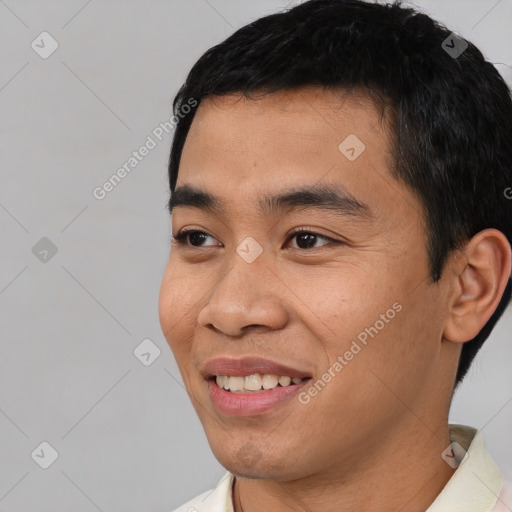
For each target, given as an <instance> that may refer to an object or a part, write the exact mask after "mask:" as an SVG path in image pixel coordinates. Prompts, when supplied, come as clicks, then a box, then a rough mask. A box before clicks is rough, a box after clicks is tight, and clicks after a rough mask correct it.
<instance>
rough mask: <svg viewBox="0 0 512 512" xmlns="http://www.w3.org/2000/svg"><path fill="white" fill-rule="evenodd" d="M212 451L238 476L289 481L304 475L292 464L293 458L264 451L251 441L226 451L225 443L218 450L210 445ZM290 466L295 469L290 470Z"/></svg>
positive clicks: (225, 466) (227, 468)
mask: <svg viewBox="0 0 512 512" xmlns="http://www.w3.org/2000/svg"><path fill="white" fill-rule="evenodd" d="M212 451H213V454H214V455H215V458H216V459H217V460H218V461H219V463H220V464H221V465H222V466H223V467H224V468H225V469H226V470H227V471H229V472H230V473H233V474H234V475H235V476H237V477H239V478H250V479H253V480H275V481H290V480H296V479H299V478H303V477H304V474H303V473H300V474H299V473H298V471H300V468H298V467H296V466H295V465H294V460H291V459H288V458H287V457H286V455H285V454H284V453H283V454H282V455H281V456H279V454H278V453H276V451H275V450H272V451H271V452H269V453H264V452H262V450H260V448H259V447H258V446H257V445H256V444H254V443H251V442H248V443H246V444H244V445H242V446H241V447H240V448H238V449H233V451H227V450H226V445H223V446H222V447H221V448H220V449H218V450H217V449H213V447H212ZM278 457H279V458H278ZM292 467H293V468H294V470H295V471H292V470H291V468H292Z"/></svg>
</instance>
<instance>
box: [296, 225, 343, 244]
mask: <svg viewBox="0 0 512 512" xmlns="http://www.w3.org/2000/svg"><path fill="white" fill-rule="evenodd" d="M294 238H296V239H297V243H298V245H299V247H292V249H316V247H312V245H314V242H315V240H318V239H323V240H327V241H329V242H334V243H341V242H338V241H337V240H334V239H332V238H329V237H328V236H324V235H320V234H319V233H315V232H314V231H309V230H307V229H305V228H300V229H298V230H296V231H294V232H293V233H292V234H291V235H290V236H289V237H288V240H287V242H288V241H289V240H292V239H294ZM301 245H303V246H306V247H301ZM323 245H326V244H323ZM317 247H318V246H317Z"/></svg>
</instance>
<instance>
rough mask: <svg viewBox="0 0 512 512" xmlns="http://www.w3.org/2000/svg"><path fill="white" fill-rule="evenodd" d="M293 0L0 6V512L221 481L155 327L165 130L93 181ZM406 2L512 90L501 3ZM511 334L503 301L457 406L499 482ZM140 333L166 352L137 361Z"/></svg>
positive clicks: (123, 503) (509, 461)
mask: <svg viewBox="0 0 512 512" xmlns="http://www.w3.org/2000/svg"><path fill="white" fill-rule="evenodd" d="M288 4H289V2H286V1H279V0H264V1H262V0H259V1H258V2H253V1H249V0H246V1H236V0H208V1H207V0H187V1H185V0H179V1H178V0H172V1H165V2H164V1H157V0H151V1H142V0H137V1H130V2H128V1H125V2H122V1H114V0H110V1H100V0H92V1H85V0H73V1H71V0H68V1H65V2H64V1H62V0H60V1H58V0H46V1H45V2H44V3H43V2H41V1H35V0H34V1H28V0H26V1H21V0H20V1H15V0H3V1H2V0H0V62H1V63H2V66H1V69H0V109H1V117H0V119H1V121H0V126H1V134H0V135H1V136H0V155H1V167H0V172H1V176H0V183H1V186H0V227H1V234H2V245H1V250H0V329H1V333H2V339H1V351H2V357H1V358H0V436H1V442H0V510H2V511H5V512H11V511H16V512H21V511H24V512H27V511H28V512H31V511H37V512H50V511H51V512H63V511H69V510H74V511H75V512H94V511H96V510H100V511H105V512H106V511H124V512H126V511H138V512H143V511H169V510H172V509H173V508H174V507H176V506H178V505H179V504H181V503H183V502H184V501H186V500H188V499H189V498H191V497H192V496H194V495H196V494H198V493H199V492H201V491H203V490H206V489H207V488H209V487H212V486H213V485H215V483H216V482H217V481H218V480H219V479H220V478H221V476H222V475H223V473H224V471H225V470H224V469H223V468H222V467H221V466H220V465H219V464H218V463H217V461H216V460H215V459H214V457H213V455H212V454H211V452H210V450H209V447H208V444H207V441H206V438H205V435H204V433H203V431H202V428H201V425H200V423H199V421H198V420H197V418H196V415H195V412H194V410H193V408H192V406H191V405H190V403H189V399H188V396H187V394H186V392H185V391H184V389H183V385H182V381H181V378H180V376H179V372H178V369H177V367H176V364H175V362H174V360H173V358H172V354H171V351H170V349H169V348H168V346H167V344H166V341H165V339H164V337H163V335H162V333H161V331H160V326H159V322H158V314H157V297H158V290H159V286H160V279H161V277H162V273H163V271H164V268H165V264H166V261H167V258H168V251H169V236H170V221H169V218H168V215H167V214H166V211H165V203H166V201H167V197H168V196H167V193H168V192H167V179H166V163H167V159H168V151H169V146H170V140H171V134H169V135H167V136H166V137H165V139H164V140H162V141H161V142H159V144H158V145H157V146H156V147H155V148H154V149H152V150H151V151H150V153H149V155H148V156H147V157H145V158H144V160H142V161H141V162H140V163H139V164H138V165H137V167H135V168H134V169H133V170H132V171H131V173H130V174H129V175H128V176H126V178H125V179H124V180H123V181H122V182H121V183H120V184H119V185H118V186H117V187H116V188H115V189H114V190H113V191H112V192H110V193H109V194H108V195H107V196H106V197H105V199H103V200H97V199H95V198H94V197H93V194H92V191H93V189H94V188H95V187H97V186H101V185H102V184H103V183H104V182H105V180H107V179H108V178H109V177H110V176H111V175H112V174H113V173H114V172H115V171H116V170H117V169H118V168H119V167H120V166H121V165H122V164H123V163H124V162H126V161H127V160H128V158H129V157H130V156H131V153H132V151H134V150H137V149H138V148H139V147H140V146H141V145H142V144H144V142H145V141H146V137H147V136H148V135H151V133H152V131H153V130H154V129H155V128H156V127H157V126H158V125H159V124H160V123H161V122H163V121H166V120H167V119H168V118H169V116H170V114H171V111H170V110H171V101H172V98H173V96H174V94H175V93H176V91H177V89H178V87H179V86H180V84H181V83H182V81H183V79H184V78H185V75H186V73H187V71H188V69H189V68H190V66H191V65H192V64H193V63H194V62H195V60H196V59H197V58H198V57H199V56H200V55H201V54H202V53H203V52H204V51H205V50H206V49H207V48H209V47H210V46H212V45H213V44H215V43H217V42H219V41H221V40H222V39H224V38H225V37H227V36H228V35H229V34H231V33H232V32H233V31H234V29H235V28H238V27H240V26H242V25H243V24H245V23H247V22H249V21H250V20H253V19H255V18H256V17H259V16H260V15H263V14H267V13H270V12H274V11H276V10H278V9H280V8H283V7H285V6H286V5H288ZM416 5H419V6H421V8H422V9H424V10H425V11H427V12H428V13H431V14H433V15H434V16H435V17H437V18H438V19H440V20H441V21H443V22H445V23H447V24H448V25H449V26H450V27H451V28H452V29H453V30H454V31H456V32H458V33H460V34H462V35H463V36H464V37H467V38H468V39H470V40H472V41H473V42H475V43H476V44H477V45H478V46H479V47H480V48H481V50H482V51H483V52H484V54H485V55H486V56H487V57H488V58H489V59H490V60H491V61H492V62H494V63H499V64H497V67H498V69H499V70H500V71H501V72H502V74H503V76H504V77H505V78H506V79H507V80H508V81H509V83H512V68H511V67H510V66H511V65H512V35H511V33H512V31H511V24H512V1H511V0H500V1H496V0H490V1H484V0H477V1H476V0H473V1H468V0H464V1H453V0H451V1H447V0H439V1H434V0H431V1H421V2H417V3H416ZM43 31H47V32H49V33H50V34H51V35H52V36H53V38H55V40H57V41H58V44H59V47H58V49H57V50H56V51H55V52H54V53H53V54H52V55H51V56H50V57H49V58H47V59H42V58H41V57H40V56H39V55H38V54H37V53H36V52H35V51H34V50H33V49H32V48H31V42H32V41H33V40H34V39H36V38H37V36H38V35H39V34H40V33H41V32H43ZM36 42H37V39H36ZM511 186H512V184H511ZM511 207H512V202H511ZM43 237H47V238H48V239H50V240H51V242H52V243H53V244H54V245H55V246H56V248H57V253H56V254H55V255H53V256H52V254H51V252H49V253H48V254H47V255H46V261H41V260H40V258H42V257H44V256H43V253H41V254H40V255H39V257H36V255H35V254H34V253H33V251H32V248H33V247H34V245H35V244H36V243H37V242H38V241H39V240H40V239H41V238H43ZM40 243H42V244H43V245H44V243H45V242H44V241H43V242H40ZM38 247H39V246H38ZM44 248H45V247H42V249H41V247H39V250H43V249H44ZM511 327H512V315H511V313H510V309H509V311H507V313H506V317H505V318H504V319H503V320H502V321H501V322H500V324H499V325H498V327H497V329H496V330H495V332H494V333H493V335H492V337H491V338H490V339H489V341H488V342H487V344H486V345H485V347H484V349H483V350H482V352H481V353H480V355H479V356H478V358H477V361H476V363H475V365H474V367H473V369H472V370H471V373H470V375H469V377H468V379H467V380H466V381H465V383H464V385H463V386H462V387H461V389H460V390H459V391H458V392H457V394H456V396H455V401H454V404H453V407H452V412H451V418H450V420H451V422H455V423H463V424H469V425H472V426H475V427H477V428H484V436H485V440H486V444H487V446H488V448H489V450H490V452H491V453H492V455H493V456H494V458H495V460H496V461H497V462H498V464H499V465H500V466H501V467H502V468H503V470H504V472H506V473H507V474H510V473H511V470H512V443H511V437H510V432H511V430H512V429H511V426H512V403H511V400H512V373H511V372H510V361H511V360H512V344H511V343H510V332H511ZM144 339H150V340H152V342H153V343H154V346H156V347H158V349H160V351H161V353H160V357H158V358H156V359H154V357H155V354H154V350H155V349H152V350H153V352H151V354H152V355H151V356H144V357H145V358H146V359H147V358H148V357H149V358H150V359H151V361H153V359H154V361H153V362H152V363H151V364H150V365H149V366H145V365H143V364H142V363H141V361H140V360H139V359H137V358H136V357H135V356H134V354H133V351H134V349H135V347H137V346H138V345H139V344H140V343H141V342H142V340H144ZM151 361H149V362H151ZM43 441H46V442H48V443H50V445H52V446H53V447H54V448H55V450H56V451H57V452H58V458H57V460H56V461H55V462H54V463H53V464H52V465H51V466H50V467H49V468H48V469H42V468H41V467H40V466H39V465H38V464H37V463H36V461H39V462H41V461H42V459H43V458H44V457H46V458H47V459H46V460H48V457H49V452H48V450H46V452H44V451H43V452H41V451H40V449H39V451H37V450H36V448H38V447H39V445H40V443H41V442H43ZM34 450H36V452H35V453H36V454H37V453H39V455H40V456H39V459H38V457H37V455H34V458H32V457H31V454H32V453H33V452H34ZM41 453H44V457H43V456H42V455H41ZM509 478H510V476H509Z"/></svg>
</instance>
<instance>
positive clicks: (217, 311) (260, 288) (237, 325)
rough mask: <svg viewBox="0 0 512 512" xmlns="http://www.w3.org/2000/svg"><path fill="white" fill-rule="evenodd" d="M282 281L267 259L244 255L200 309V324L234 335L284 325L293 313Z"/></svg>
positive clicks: (278, 327) (215, 287) (280, 327)
mask: <svg viewBox="0 0 512 512" xmlns="http://www.w3.org/2000/svg"><path fill="white" fill-rule="evenodd" d="M265 270H266V271H265ZM279 283H280V281H279V279H278V278H277V277H276V276H275V274H274V273H273V272H271V271H270V270H269V269H268V268H267V267H266V265H265V263H263V262H261V261H259V262H258V263H257V264H256V262H253V263H246V262H245V261H243V260H241V259H240V260H239V261H237V262H236V263H235V264H234V265H233V266H232V267H231V268H230V270H229V271H228V272H227V274H226V275H224V277H222V278H221V279H220V280H219V281H218V282H217V284H216V285H215V286H214V288H213V290H212V292H211V296H210V300H209V301H208V302H207V304H206V305H205V306H204V307H203V308H202V309H201V311H200V312H199V316H198V323H199V325H200V326H202V327H207V328H210V329H214V330H216V331H218V332H220V333H222V334H224V335H226V336H231V337H239V336H242V335H244V334H246V333H247V331H248V330H258V331H265V330H274V329H282V328H283V327H284V326H285V325H286V323H287V322H288V318H289V315H288V312H287V310H286V307H285V303H284V300H283V297H282V295H280V293H279V289H280V288H281V290H282V287H280V286H278V284H279Z"/></svg>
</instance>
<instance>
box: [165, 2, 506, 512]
mask: <svg viewBox="0 0 512 512" xmlns="http://www.w3.org/2000/svg"><path fill="white" fill-rule="evenodd" d="M174 109H175V114H176V118H177V119H178V120H179V121H178V124H177V127H176V132H175V138H174V141H173V147H172V150H171V158H170V164H169V180H170V188H171V198H170V202H169V206H170V210H171V213H172V232H173V243H172V249H171V255H170V258H169V263H168V266H167V269H166V271H165V275H164V277H163V281H162V287H161V291H160V302H159V315H160V321H161V326H162V330H163V332H164V334H165V336H166V339H167V340H168V342H169V345H170V347H171V349H172V351H173V354H174V356H175V358H176V361H177V363H178V366H179V369H180V372H181V375H182V378H183V381H184V383H185V386H186V389H187V392H188V394H189V396H190V398H191V400H192V403H193V405H194V408H195V410H196V412H197V414H198V416H199V419H200V421H201V423H202V425H203V427H204V429H205V433H206V435H207V438H208V441H209V444H210V447H211V449H212V451H213V453H214V455H215V457H216V458H217V459H218V460H219V462H220V463H221V464H222V465H223V466H224V467H225V468H226V469H227V470H228V473H227V474H226V476H225V477H224V478H223V479H222V480H221V482H219V484H218V486H217V487H216V489H214V490H212V491H207V492H205V493H204V494H202V495H200V496H198V497H197V498H195V499H193V500H192V501H190V502H188V503H186V504H185V505H183V506H182V507H181V508H179V509H178V510H179V511H199V512H206V511H215V512H221V511H225V510H228V511H235V512H256V511H261V510H265V511H283V512H285V511H286V512H287V511H296V510H304V511H310V512H317V511H322V512H334V511H336V512H340V511H346V512H348V511H351V512H352V511H358V512H367V511H376V510H378V511H379V512H396V511H398V510H400V511H401V512H420V511H426V510H428V511H429V512H441V511H442V512H457V511H460V512H484V511H490V510H499V509H500V507H501V510H512V501H511V500H510V498H509V497H508V496H506V495H505V489H506V486H504V484H503V476H502V474H501V472H500V470H499V468H498V467H497V466H496V464H495V463H494V461H493V460H492V458H491V457H490V455H489V454H488V452H487V451H486V448H485V445H484V444H483V439H482V434H481V433H477V431H476V430H475V429H472V428H471V427H468V426H463V425H449V424H448V413H449V408H450V403H451V399H452V396H453V392H454V389H455V387H456V385H458V384H459V383H460V382H461V380H462V378H463V377H464V375H465V373H466V372H467V370H468V367H469V366H470V364H471V361H472V359H473V358H474V356H475V354H476V353H477V351H478V349H479V348H480V347H481V345H482V343H483V342H484V341H485V339H486V338H487V337H488V335H489V334H490V332H491V330H492V328H493V327H494V325H495V323H496V322H497V320H498V318H499V317H500V315H501V314H502V312H503V310H504V309H505V307H506V305H507V304H508V302H509V301H510V289H511V285H510V282H511V281H510V274H511V247H510V240H511V236H512V222H511V220H512V219H511V215H510V208H511V204H510V201H508V200H507V197H506V193H505V191H506V189H507V187H510V184H511V183H512V143H511V141H512V100H511V97H510V93H509V90H508V88H507V86H506V84H505V83H504V81H503V80H502V78H501V77H500V76H499V74H498V72H497V71H496V70H495V68H494V67H493V66H492V65H491V64H489V63H487V62H486V61H485V60H484V58H483V57H482V55H481V53H480V52H479V50H478V49H477V48H475V47H474V46H473V45H472V44H470V43H468V42H466V41H464V40H462V39H460V38H458V37H457V36H455V35H454V34H451V32H450V31H449V30H447V29H446V28H444V27H442V26H440V25H438V24H436V23H435V22H434V21H432V20H431V19H430V18H429V17H428V16H426V15H424V14H419V13H416V12H414V11H413V10H412V9H408V8H402V7H400V6H399V5H395V4H393V5H379V4H369V3H365V2H363V1H360V0H316V1H315V0H312V1H309V2H306V3H304V4H302V5H300V6H297V7H295V8H293V9H291V10H290V11H288V12H285V13H279V14H275V15H272V16H267V17H265V18H262V19H260V20H258V21H256V22H254V23H251V24H250V25H248V26H246V27H243V28H242V29H240V30H238V31H237V32H236V33H235V34H233V35H232V36H231V37H229V38H228V39H227V40H226V41H224V42H223V43H221V44H219V45H218V46H216V47H214V48H212V49H210V50H209V51H208V52H206V53H205V54H204V55H203V56H202V57H201V58H200V59H199V60H198V62H197V63H196V64H195V65H194V67H193V68H192V70H191V72H190V74H189V76H188V77H187V80H186V82H185V84H184V85H183V87H182V88H181V90H180V91H179V93H178V95H177V97H176V100H175V103H174Z"/></svg>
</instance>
